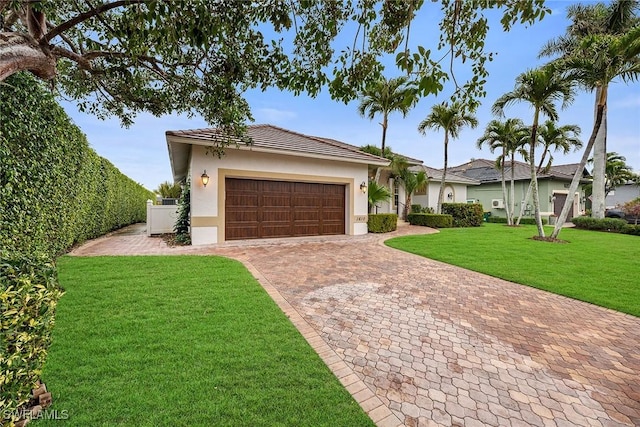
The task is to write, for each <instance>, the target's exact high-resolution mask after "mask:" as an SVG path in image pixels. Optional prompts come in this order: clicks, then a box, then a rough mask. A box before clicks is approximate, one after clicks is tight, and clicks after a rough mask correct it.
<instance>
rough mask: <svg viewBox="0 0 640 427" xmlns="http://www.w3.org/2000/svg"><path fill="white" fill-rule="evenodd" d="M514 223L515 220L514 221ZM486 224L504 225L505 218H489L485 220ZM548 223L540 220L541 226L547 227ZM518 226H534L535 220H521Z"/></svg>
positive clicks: (544, 219) (543, 219)
mask: <svg viewBox="0 0 640 427" xmlns="http://www.w3.org/2000/svg"><path fill="white" fill-rule="evenodd" d="M514 221H515V220H514ZM487 222H492V223H495V224H506V223H507V218H505V217H502V216H490V217H488V218H487ZM548 222H549V221H547V219H546V218H542V225H547V223H548ZM520 225H536V219H535V218H521V219H520Z"/></svg>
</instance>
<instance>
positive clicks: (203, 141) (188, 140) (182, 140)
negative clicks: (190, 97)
mask: <svg viewBox="0 0 640 427" xmlns="http://www.w3.org/2000/svg"><path fill="white" fill-rule="evenodd" d="M166 135H167V143H168V144H170V143H174V144H183V145H199V146H203V147H207V146H211V145H212V141H211V139H210V138H202V137H185V136H178V135H176V134H174V133H169V132H167V134H166ZM227 149H231V150H240V151H255V152H260V153H271V154H279V155H289V156H296V157H306V158H312V159H322V160H332V161H339V162H347V163H359V164H366V165H373V166H388V165H389V164H390V163H391V162H390V161H389V160H387V159H382V158H380V157H377V156H372V157H371V158H369V159H365V158H362V159H357V158H352V157H338V156H330V155H323V154H315V153H307V152H304V151H294V150H283V149H273V148H264V147H255V146H252V145H246V144H244V145H242V144H237V145H235V146H234V145H230V146H228V147H227ZM169 152H171V148H170V150H169ZM170 157H171V155H170ZM378 159H380V160H378ZM171 168H172V170H173V169H174V164H173V160H172V164H171ZM174 179H175V172H174Z"/></svg>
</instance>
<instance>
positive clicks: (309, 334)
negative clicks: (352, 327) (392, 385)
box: [238, 258, 403, 427]
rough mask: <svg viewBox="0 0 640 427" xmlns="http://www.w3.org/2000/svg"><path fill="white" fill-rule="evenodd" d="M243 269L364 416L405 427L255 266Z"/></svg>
mask: <svg viewBox="0 0 640 427" xmlns="http://www.w3.org/2000/svg"><path fill="white" fill-rule="evenodd" d="M238 261H240V262H242V263H243V264H244V266H245V267H246V268H247V269H248V270H249V272H251V274H252V275H253V277H255V278H256V280H257V281H258V283H260V286H262V288H263V289H264V290H265V291H266V292H267V294H269V296H270V297H271V299H273V301H274V302H275V303H276V304H277V305H278V307H280V309H281V310H282V312H283V313H284V314H285V315H286V316H287V317H288V318H289V320H290V321H291V323H293V325H294V326H295V327H296V329H298V331H299V332H300V334H302V336H303V337H304V339H306V340H307V342H308V343H309V345H311V347H312V348H313V349H314V350H315V352H316V353H317V354H318V356H320V358H321V359H322V361H323V362H324V363H325V364H326V365H327V367H329V369H330V370H331V372H333V374H334V375H335V376H336V378H338V380H339V381H340V383H342V385H343V386H344V387H345V388H346V389H347V391H348V392H349V393H351V396H352V397H353V398H354V399H355V401H356V402H357V403H358V405H360V407H361V408H362V409H363V410H364V411H365V413H366V414H367V415H368V416H369V417H370V418H371V420H373V422H374V423H375V424H376V425H377V426H379V427H397V426H402V425H403V424H402V423H401V422H400V419H399V418H398V417H397V416H396V415H394V414H393V413H392V412H391V409H389V407H388V406H386V405H385V404H384V403H383V402H382V400H380V398H378V396H376V395H375V393H374V392H373V391H372V390H371V389H370V388H369V387H368V386H367V385H366V384H365V383H364V381H362V380H361V379H360V378H359V377H358V375H357V374H356V373H355V372H353V370H352V369H351V368H350V367H349V366H348V365H347V364H346V363H344V361H343V360H342V359H341V358H340V356H338V354H336V352H335V351H333V349H332V348H331V347H330V346H329V345H328V344H327V343H326V342H325V341H324V340H323V339H322V337H321V336H320V335H318V333H317V332H316V331H315V329H313V327H312V326H311V325H309V323H307V321H306V320H304V318H303V317H302V316H301V315H300V313H298V311H297V310H296V309H295V308H293V306H292V305H291V304H289V301H287V300H286V299H285V298H284V297H283V296H282V295H281V294H280V292H278V290H277V289H276V288H275V287H274V286H273V285H272V284H271V282H269V280H267V278H266V277H264V275H263V274H262V273H261V272H260V271H259V270H258V269H257V268H255V267H254V266H253V264H251V263H250V262H249V261H248V260H247V259H240V258H238Z"/></svg>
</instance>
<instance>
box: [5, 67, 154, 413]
mask: <svg viewBox="0 0 640 427" xmlns="http://www.w3.org/2000/svg"><path fill="white" fill-rule="evenodd" d="M153 197H154V196H153V193H151V192H150V191H147V190H146V189H144V188H143V187H142V186H140V185H139V184H137V183H135V182H134V181H132V180H131V179H129V178H127V177H126V176H125V175H123V174H122V173H121V172H120V171H119V170H118V169H116V168H115V167H114V166H113V165H112V164H111V163H110V162H109V161H108V160H106V159H103V158H101V157H100V156H98V155H97V154H96V153H95V151H93V150H92V149H91V148H90V147H89V144H88V142H87V139H86V137H85V136H84V134H83V133H82V132H81V131H80V129H78V127H77V126H75V125H74V124H73V123H72V122H71V120H70V118H69V117H68V116H67V115H66V113H65V112H64V110H63V109H62V108H61V107H60V106H59V105H58V104H57V103H56V101H55V99H54V97H53V95H52V94H51V93H49V91H48V90H47V89H45V88H44V87H43V86H42V84H41V83H39V82H38V81H36V80H35V79H34V78H33V77H31V76H29V75H27V74H22V73H20V74H17V75H14V76H12V77H10V78H8V79H6V80H5V81H4V82H2V84H0V309H1V313H0V408H2V409H3V411H2V415H0V423H1V424H2V425H3V426H5V425H7V426H10V425H12V424H13V421H15V419H14V418H15V417H14V416H13V415H12V414H15V413H16V412H15V411H16V410H17V409H18V408H19V406H20V405H22V404H24V403H25V402H26V401H27V400H28V399H29V396H30V391H31V388H32V387H33V386H34V384H35V381H36V380H37V379H38V377H39V375H40V370H41V369H42V364H43V362H44V359H45V356H46V352H47V349H48V346H49V341H50V333H51V328H52V326H53V320H54V318H53V314H54V309H55V306H56V303H57V301H58V299H59V298H60V295H61V290H60V289H59V287H58V282H57V276H56V270H55V265H54V263H53V260H54V259H55V257H56V256H57V255H60V254H62V253H64V252H65V251H67V250H68V249H69V248H70V247H71V246H72V245H74V244H76V243H79V242H82V241H84V240H87V239H90V238H93V237H97V236H100V235H102V234H105V233H107V232H109V231H111V230H114V229H116V228H119V227H122V226H124V225H127V224H131V223H134V222H139V221H144V220H145V216H146V200H147V199H149V198H153ZM5 416H6V417H5ZM7 417H8V418H7ZM3 418H4V419H3Z"/></svg>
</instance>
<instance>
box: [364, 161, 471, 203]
mask: <svg viewBox="0 0 640 427" xmlns="http://www.w3.org/2000/svg"><path fill="white" fill-rule="evenodd" d="M402 158H404V160H405V161H406V162H407V163H408V164H409V168H410V169H411V170H412V171H414V172H416V173H417V172H420V171H424V172H425V173H426V174H427V178H428V180H429V183H428V184H427V187H426V188H424V189H423V190H418V191H415V192H414V193H413V196H412V198H411V204H413V205H416V204H419V205H421V206H422V207H425V208H426V207H430V208H433V209H434V210H435V208H436V206H437V205H438V193H439V191H440V182H441V180H442V170H441V169H435V168H431V167H429V166H425V165H423V164H422V160H418V159H413V158H411V157H407V156H402ZM369 174H370V178H371V179H373V178H372V177H373V175H374V174H375V170H372V171H370V172H369ZM378 184H380V185H384V186H385V187H387V188H389V189H390V191H391V194H392V197H391V199H390V200H389V201H388V202H379V203H378V204H377V205H376V207H375V208H374V212H375V213H397V214H398V215H402V212H403V209H404V204H405V200H406V197H405V196H406V193H405V191H404V188H403V186H402V182H400V181H398V180H396V179H394V178H393V173H392V171H391V168H390V167H384V168H382V171H381V173H380V179H379V180H378ZM478 184H479V182H478V181H475V180H473V179H469V178H467V177H464V176H462V175H457V174H454V173H450V172H449V171H447V179H446V182H445V188H444V203H466V202H467V186H469V185H478Z"/></svg>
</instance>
